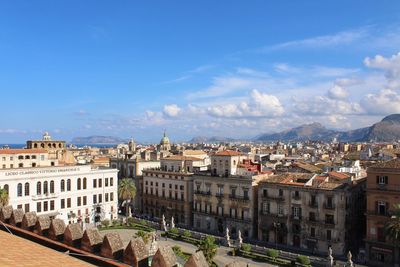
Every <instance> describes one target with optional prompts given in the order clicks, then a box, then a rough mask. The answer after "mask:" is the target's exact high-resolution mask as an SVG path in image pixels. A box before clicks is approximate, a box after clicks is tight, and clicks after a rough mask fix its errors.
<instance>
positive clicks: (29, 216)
mask: <svg viewBox="0 0 400 267" xmlns="http://www.w3.org/2000/svg"><path fill="white" fill-rule="evenodd" d="M36 221H37V216H36V212H35V211H31V212H27V213H25V215H24V217H23V218H22V224H23V225H24V226H25V227H32V226H35V224H36Z"/></svg>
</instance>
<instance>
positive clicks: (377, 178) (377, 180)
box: [376, 175, 379, 184]
mask: <svg viewBox="0 0 400 267" xmlns="http://www.w3.org/2000/svg"><path fill="white" fill-rule="evenodd" d="M376 183H377V184H379V176H378V175H377V176H376Z"/></svg>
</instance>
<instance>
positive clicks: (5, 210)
mask: <svg viewBox="0 0 400 267" xmlns="http://www.w3.org/2000/svg"><path fill="white" fill-rule="evenodd" d="M12 212H13V207H12V206H11V205H8V206H4V207H2V208H1V210H0V213H1V216H0V217H1V218H2V219H4V220H7V219H10V217H11V214H12Z"/></svg>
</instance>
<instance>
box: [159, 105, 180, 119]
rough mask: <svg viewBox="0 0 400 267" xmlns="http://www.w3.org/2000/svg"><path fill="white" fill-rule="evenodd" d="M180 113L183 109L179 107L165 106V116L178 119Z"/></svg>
mask: <svg viewBox="0 0 400 267" xmlns="http://www.w3.org/2000/svg"><path fill="white" fill-rule="evenodd" d="M180 111H181V108H180V107H178V106H177V105H176V104H172V105H165V106H164V109H163V112H164V114H165V115H167V116H168V117H176V116H178V114H179V112H180Z"/></svg>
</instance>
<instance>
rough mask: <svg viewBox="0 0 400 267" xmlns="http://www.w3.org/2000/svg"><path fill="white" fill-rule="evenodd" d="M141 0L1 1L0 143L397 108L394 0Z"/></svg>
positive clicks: (195, 130)
mask: <svg viewBox="0 0 400 267" xmlns="http://www.w3.org/2000/svg"><path fill="white" fill-rule="evenodd" d="M143 2H144V3H138V2H136V1H2V2H0V62H1V64H0V92H1V98H2V110H3V115H2V116H1V117H0V123H1V126H0V143H13V142H23V141H24V140H26V139H29V138H38V137H40V136H41V133H42V132H43V131H45V130H47V131H49V132H50V133H52V135H53V136H54V137H56V138H60V139H66V140H70V139H71V138H72V137H74V136H88V135H114V136H120V137H134V138H135V139H136V140H138V141H146V142H149V141H158V139H160V136H161V135H162V131H163V129H167V132H168V133H169V135H170V137H171V139H172V140H173V141H181V140H188V139H190V138H191V137H193V136H197V135H202V136H213V135H218V136H230V137H252V136H256V135H258V134H260V133H264V132H275V131H279V130H282V129H287V128H289V127H293V126H297V125H300V124H303V123H309V122H312V121H317V122H321V123H323V124H324V125H326V126H327V127H329V128H334V129H353V128H357V127H362V126H366V125H369V124H370V123H373V122H376V121H378V120H380V119H381V118H382V117H383V116H385V115H387V114H390V113H396V112H399V113H400V78H399V76H400V55H399V54H398V53H399V52H400V51H399V50H400V3H399V2H398V1H366V0H363V1H361V0H360V1H311V0H310V1H197V2H194V1H183V0H182V1H143Z"/></svg>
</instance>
